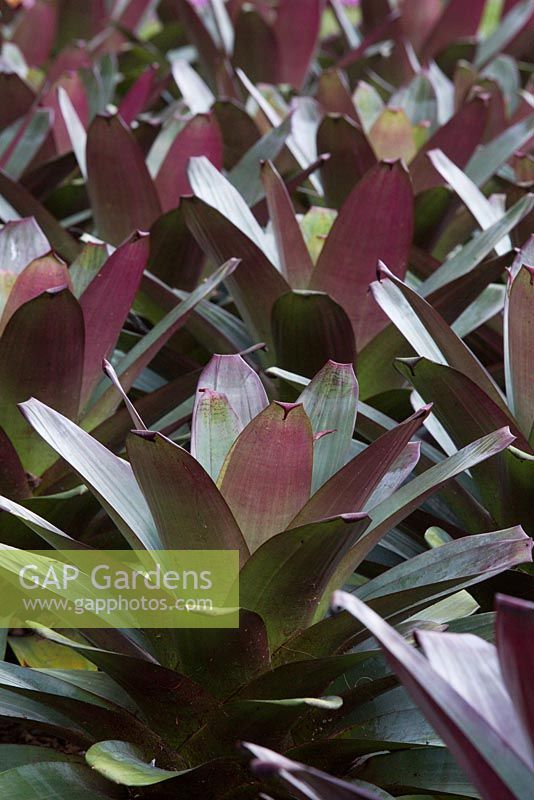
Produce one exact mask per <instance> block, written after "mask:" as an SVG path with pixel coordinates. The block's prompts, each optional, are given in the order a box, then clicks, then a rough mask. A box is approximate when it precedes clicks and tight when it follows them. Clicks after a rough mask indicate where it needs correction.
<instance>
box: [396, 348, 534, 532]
mask: <svg viewBox="0 0 534 800" xmlns="http://www.w3.org/2000/svg"><path fill="white" fill-rule="evenodd" d="M397 368H398V369H399V371H400V372H401V373H402V374H403V375H404V376H405V377H406V378H407V379H408V380H409V381H410V383H412V385H413V386H414V387H415V388H416V390H417V392H418V393H419V394H420V395H421V396H422V397H423V398H424V399H425V400H426V401H427V402H433V404H434V405H433V410H434V413H435V414H436V416H437V418H438V420H439V421H440V422H441V424H442V425H443V426H444V428H445V430H446V431H447V433H448V434H449V436H451V438H452V439H453V441H454V443H455V444H456V446H457V447H462V446H465V445H466V444H467V442H469V441H471V440H472V439H473V437H474V436H481V435H483V434H488V433H490V431H495V430H496V429H497V428H502V427H503V426H504V425H510V418H509V416H508V415H506V414H505V413H503V411H502V409H501V408H500V407H499V406H497V405H496V404H495V403H494V402H493V401H492V399H491V398H490V397H488V395H486V394H485V393H484V392H483V391H482V390H481V389H480V387H479V386H478V385H477V384H475V383H474V382H473V381H472V380H471V379H470V378H468V377H467V376H466V375H464V374H463V373H461V372H459V371H458V370H455V369H452V368H451V367H448V366H444V365H441V364H436V363H434V362H433V361H429V360H428V359H426V358H420V359H405V360H401V359H399V360H398V361H397ZM511 430H512V433H513V435H514V437H517V443H516V444H517V446H518V447H519V448H520V449H521V450H526V451H527V452H529V451H530V447H529V445H528V442H526V441H525V440H524V439H523V438H522V437H521V434H520V432H519V430H518V429H517V426H514V425H513V424H512V425H511ZM511 442H512V439H510V444H511ZM509 461H510V454H509V453H506V454H504V453H503V454H502V455H500V456H499V457H498V458H495V459H493V460H492V461H490V462H488V463H486V462H484V463H483V464H480V465H479V466H478V467H477V468H476V469H475V470H474V471H473V477H474V479H475V481H476V482H477V484H478V486H479V489H480V492H481V495H482V499H483V502H484V505H485V506H486V507H487V508H488V510H489V511H490V513H491V514H492V516H493V518H494V519H495V520H496V521H497V522H498V523H499V524H502V525H511V524H516V523H518V522H523V523H524V524H525V522H526V521H525V518H524V517H522V516H520V511H519V509H520V507H521V506H520V505H519V506H518V505H517V504H518V503H519V502H520V501H519V499H517V498H516V495H517V494H518V492H517V489H515V488H514V485H513V481H512V480H511V476H510V475H509V474H508V467H507V466H506V465H507V464H508V463H509ZM514 498H516V499H514Z"/></svg>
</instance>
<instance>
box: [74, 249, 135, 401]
mask: <svg viewBox="0 0 534 800" xmlns="http://www.w3.org/2000/svg"><path fill="white" fill-rule="evenodd" d="M147 259H148V236H146V235H145V236H143V235H136V236H134V237H133V238H132V239H131V240H130V241H129V242H126V243H125V244H123V245H122V246H121V247H119V248H118V249H117V250H115V252H114V253H113V254H112V255H111V256H110V257H109V258H108V259H107V261H106V262H105V264H104V265H103V267H102V268H101V269H100V270H99V272H98V274H97V275H96V276H95V277H94V278H93V280H92V281H91V283H90V284H89V286H88V287H87V288H86V289H85V291H84V292H83V294H82V295H81V297H80V305H81V307H82V311H83V317H84V323H85V358H84V365H83V386H82V395H81V404H82V405H84V404H85V403H86V401H87V400H88V399H89V397H90V395H91V392H92V390H93V389H94V388H95V385H96V384H97V383H98V381H99V380H100V378H101V376H102V373H101V369H102V359H104V358H107V357H108V356H109V354H110V353H111V350H112V348H113V346H114V345H115V342H116V341H117V338H118V336H119V333H120V331H121V328H122V326H123V324H124V321H125V319H126V317H127V315H128V312H129V310H130V308H131V305H132V303H133V299H134V296H135V293H136V291H137V289H138V288H139V284H140V282H141V277H142V275H143V270H144V269H145V266H146V263H147Z"/></svg>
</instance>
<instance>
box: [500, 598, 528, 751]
mask: <svg viewBox="0 0 534 800" xmlns="http://www.w3.org/2000/svg"><path fill="white" fill-rule="evenodd" d="M496 607H497V623H496V630H495V634H496V640H497V652H498V654H499V662H500V665H501V670H502V674H503V678H504V682H505V684H506V688H507V689H508V692H509V693H510V697H511V698H512V702H513V704H514V707H515V709H516V711H517V713H518V716H519V718H520V719H521V721H522V723H523V725H524V728H525V732H526V734H527V736H528V737H529V738H530V742H531V747H532V753H533V755H534V684H533V683H532V668H533V666H534V603H529V602H527V601H526V600H517V599H516V598H514V597H507V596H506V595H502V594H500V595H497V600H496Z"/></svg>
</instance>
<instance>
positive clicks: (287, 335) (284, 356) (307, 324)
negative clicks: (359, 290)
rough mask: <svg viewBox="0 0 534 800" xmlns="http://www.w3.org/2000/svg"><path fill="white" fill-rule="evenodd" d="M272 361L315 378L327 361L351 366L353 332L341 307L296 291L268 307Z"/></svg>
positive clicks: (324, 296) (325, 297)
mask: <svg viewBox="0 0 534 800" xmlns="http://www.w3.org/2000/svg"><path fill="white" fill-rule="evenodd" d="M271 327H272V336H273V340H274V346H275V350H276V360H277V363H278V364H280V366H281V367H283V368H285V369H288V370H299V372H302V373H304V374H305V375H309V376H310V377H311V376H312V375H315V374H316V373H317V372H318V371H319V370H320V369H321V368H322V367H323V365H324V363H325V361H328V360H329V359H331V360H334V361H338V362H341V363H352V362H353V361H354V358H355V345H354V333H353V330H352V326H351V322H350V319H349V318H348V316H347V314H346V312H345V311H344V310H343V307H342V306H341V305H339V304H338V303H336V302H335V301H334V300H332V298H331V297H329V295H327V294H325V293H323V292H315V291H309V290H305V289H298V290H295V291H293V292H287V293H285V294H282V295H280V297H279V298H278V299H277V300H276V302H275V303H274V305H273V308H272V314H271Z"/></svg>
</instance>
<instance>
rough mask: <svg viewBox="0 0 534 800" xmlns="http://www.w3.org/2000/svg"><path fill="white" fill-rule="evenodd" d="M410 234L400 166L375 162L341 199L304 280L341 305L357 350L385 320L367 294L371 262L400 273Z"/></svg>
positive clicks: (408, 195) (408, 199)
mask: <svg viewBox="0 0 534 800" xmlns="http://www.w3.org/2000/svg"><path fill="white" fill-rule="evenodd" d="M385 209H387V225H386V224H384V211H385ZM412 233H413V198H412V189H411V185H410V179H409V176H408V173H407V171H406V169H405V168H404V167H403V165H402V164H401V163H400V161H397V162H395V163H380V164H377V165H376V166H375V167H373V168H372V169H370V170H369V171H368V172H367V174H366V175H365V176H364V177H363V178H362V180H361V181H360V182H359V183H358V184H357V185H356V187H355V188H354V189H353V191H352V192H351V194H350V195H349V197H348V198H347V200H346V201H345V203H344V205H343V207H342V209H341V211H340V212H339V215H338V217H337V219H336V221H335V223H334V226H333V228H332V230H331V232H330V234H329V236H328V238H327V240H326V242H325V245H324V247H323V249H322V252H321V255H320V256H319V260H318V262H317V264H316V266H315V270H314V272H313V276H312V280H311V283H310V288H312V289H320V290H322V291H325V292H327V293H328V294H329V295H330V296H331V297H332V298H333V299H334V300H336V302H338V303H339V304H340V305H341V306H342V307H343V308H344V309H345V311H346V312H347V314H348V316H349V318H350V320H351V323H352V327H353V330H354V335H355V338H356V349H357V351H359V350H361V349H362V348H363V346H364V345H365V344H366V343H367V342H368V341H369V340H370V339H372V338H373V336H375V335H376V333H378V331H380V330H381V329H382V328H383V327H385V325H386V317H385V316H384V314H383V313H382V312H381V311H380V309H379V308H378V307H377V306H376V305H375V304H374V301H373V300H372V298H371V297H370V296H369V294H368V288H369V284H370V283H371V281H372V280H373V277H374V275H375V272H376V264H377V261H378V259H383V260H386V262H387V263H388V264H389V265H390V266H391V267H392V270H393V272H395V273H396V274H397V275H399V276H404V274H405V271H406V265H407V261H408V256H409V252H410V245H411V242H412ZM386 253H387V254H388V255H387V256H385V254H386ZM388 258H389V259H390V260H389V261H388Z"/></svg>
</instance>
